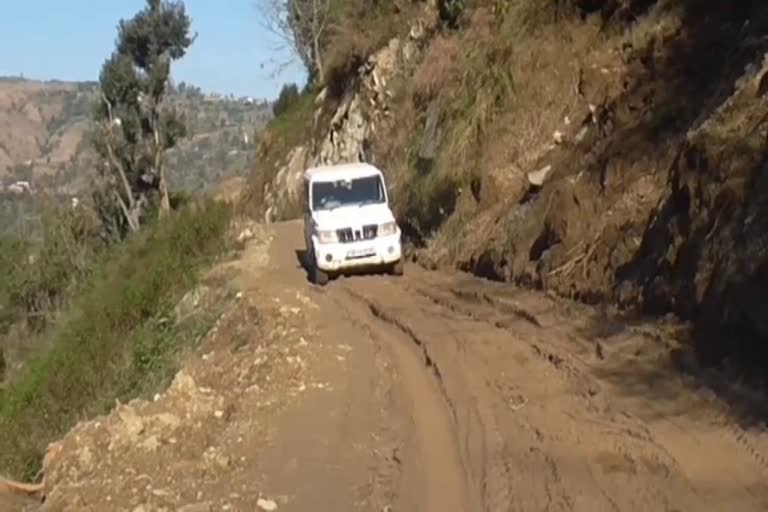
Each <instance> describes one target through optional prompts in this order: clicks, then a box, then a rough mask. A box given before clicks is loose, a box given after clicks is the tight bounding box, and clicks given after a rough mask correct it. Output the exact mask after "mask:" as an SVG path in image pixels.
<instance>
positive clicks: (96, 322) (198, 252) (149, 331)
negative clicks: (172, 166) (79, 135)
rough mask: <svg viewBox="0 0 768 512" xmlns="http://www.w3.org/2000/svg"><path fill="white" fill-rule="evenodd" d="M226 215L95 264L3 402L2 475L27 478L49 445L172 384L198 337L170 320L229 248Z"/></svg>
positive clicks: (209, 210) (205, 217) (151, 232)
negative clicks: (185, 348) (117, 405)
mask: <svg viewBox="0 0 768 512" xmlns="http://www.w3.org/2000/svg"><path fill="white" fill-rule="evenodd" d="M230 215H231V213H230V209H229V207H227V206H225V205H222V204H219V203H215V202H213V201H208V202H205V203H203V204H194V205H189V206H187V207H185V208H184V209H182V210H181V211H178V212H174V213H173V214H172V216H171V217H170V218H169V219H168V220H167V221H165V222H161V223H158V224H156V225H153V226H150V227H147V228H145V229H144V230H143V231H142V232H140V233H138V234H136V235H135V236H133V237H131V238H129V239H127V240H126V241H125V242H123V243H121V244H117V245H115V246H112V247H110V248H109V249H106V250H105V251H104V252H103V253H102V254H100V255H99V256H98V257H97V258H96V262H95V264H94V266H93V269H92V271H91V272H90V273H89V275H88V276H87V278H86V279H84V281H83V282H82V283H81V284H80V285H79V286H78V288H77V293H74V294H73V298H72V300H71V301H69V306H68V307H67V309H66V310H65V311H64V312H63V313H62V314H61V315H59V316H58V317H57V318H56V320H55V321H53V322H52V323H51V324H50V325H49V327H48V328H47V329H46V330H45V331H44V332H43V333H42V334H41V337H42V338H43V340H42V342H41V343H40V344H39V346H45V347H49V348H47V349H46V350H44V351H41V352H39V353H38V354H36V355H35V356H34V357H33V358H32V360H31V361H30V362H29V364H28V365H27V367H26V369H25V370H24V371H23V372H22V373H21V374H20V375H18V376H16V377H15V378H13V379H11V382H9V383H8V385H7V386H6V389H5V392H4V394H3V395H2V397H0V472H7V473H10V474H15V475H17V476H20V477H23V476H27V477H28V476H30V475H31V474H33V473H34V471H35V470H36V468H37V467H38V465H39V463H40V461H41V456H42V454H43V451H44V449H45V447H46V445H47V443H49V442H50V441H51V440H53V439H55V438H56V437H58V436H60V435H62V434H63V433H64V432H66V430H67V429H69V428H71V427H72V426H73V424H74V423H75V422H77V421H78V420H81V419H83V418H84V417H89V416H92V415H95V414H101V413H105V412H107V411H108V410H109V409H110V407H111V406H112V405H113V404H114V401H115V399H116V398H119V399H121V400H129V399H131V398H133V397H135V396H138V395H140V394H143V393H146V392H150V391H151V390H153V389H155V388H156V386H157V385H158V383H160V382H167V380H168V379H169V378H170V377H171V375H172V374H173V372H174V370H175V364H174V363H175V361H176V356H177V353H178V351H179V349H180V348H181V346H182V345H183V343H185V342H188V341H189V340H190V339H194V338H195V336H194V335H193V334H192V333H190V332H187V331H186V330H184V329H187V328H189V329H197V328H202V327H201V326H199V325H197V326H195V325H193V326H187V327H185V326H183V325H182V326H174V323H173V322H172V321H168V319H169V318H170V317H171V315H172V313H173V308H174V306H175V304H176V303H177V302H178V300H179V298H180V297H181V295H182V294H183V293H184V292H185V291H186V290H188V289H190V288H191V287H192V286H194V284H195V283H196V280H197V277H198V271H199V270H200V269H201V268H202V267H203V266H204V265H206V264H208V263H209V262H211V261H212V259H213V258H215V257H216V256H217V255H219V254H221V253H222V252H223V250H224V249H225V241H224V233H225V231H226V228H227V226H228V224H229V219H230Z"/></svg>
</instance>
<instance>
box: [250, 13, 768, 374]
mask: <svg viewBox="0 0 768 512" xmlns="http://www.w3.org/2000/svg"><path fill="white" fill-rule="evenodd" d="M441 4H442V3H441V2H437V3H424V2H415V3H413V4H409V5H408V9H410V10H407V11H406V10H404V9H399V10H393V12H392V16H393V17H397V19H398V20H399V25H396V26H399V27H400V28H399V30H396V31H395V33H393V37H391V38H390V39H389V43H388V44H386V45H385V46H383V47H382V48H380V49H378V50H376V51H374V52H372V53H369V54H368V55H367V56H366V58H365V59H360V60H359V61H356V62H355V63H356V64H359V65H356V66H348V67H347V68H346V69H351V70H352V71H351V72H349V73H347V74H346V75H343V79H339V78H338V76H336V81H335V82H332V83H329V84H328V85H327V86H326V87H325V88H323V89H321V90H319V91H315V92H314V93H311V98H310V99H307V100H306V101H304V103H303V104H302V105H300V106H298V107H297V109H296V111H295V112H294V113H293V114H292V115H293V118H292V121H291V122H292V123H293V126H294V127H297V129H296V130H295V131H294V132H292V135H291V136H290V137H289V136H285V133H286V131H285V126H281V127H278V128H279V129H273V130H272V132H273V135H272V136H273V139H271V140H269V139H266V140H265V141H262V145H261V147H260V152H261V154H260V157H261V158H260V159H259V160H260V162H261V165H260V166H259V168H257V169H256V170H255V172H254V175H253V177H252V187H253V189H254V191H253V193H252V196H253V198H254V201H255V202H256V203H257V204H259V205H261V211H262V212H263V213H264V214H265V215H266V218H267V220H276V219H280V218H285V217H290V216H293V215H294V214H295V213H296V205H297V202H296V201H297V194H298V192H299V187H298V184H299V183H300V173H301V172H302V171H303V169H304V168H305V167H306V166H308V165H310V164H314V163H317V162H340V161H350V160H366V161H371V162H373V163H375V164H377V165H379V166H380V167H382V168H383V169H384V171H385V172H386V173H387V174H388V178H389V180H390V183H391V186H392V188H393V197H394V204H395V207H396V209H397V213H398V215H399V217H400V221H401V223H402V225H403V226H404V229H405V230H406V232H407V235H408V239H409V241H410V242H412V244H413V245H414V247H415V250H414V255H415V257H417V258H418V259H420V261H422V262H423V263H424V264H427V265H451V266H457V267H459V268H461V269H464V270H467V271H469V272H473V273H476V274H479V275H482V276H485V277H488V278H491V279H499V280H506V281H512V282H516V283H518V284H520V285H524V286H531V287H536V288H544V289H550V290H553V291H555V292H557V293H558V294H561V295H564V296H567V297H571V298H575V299H578V300H582V301H587V302H593V303H594V302H604V303H615V304H617V305H619V306H621V307H623V308H631V309H634V308H638V309H640V310H642V311H645V312H648V313H653V314H666V313H669V312H672V313H675V314H677V315H679V316H681V317H682V318H684V319H689V320H691V321H692V324H693V326H694V330H693V337H692V340H693V342H694V343H695V346H696V348H697V349H698V350H699V353H700V355H702V356H703V358H704V359H705V360H709V361H711V362H722V361H724V360H729V359H740V360H742V361H744V360H746V361H750V362H751V363H756V365H757V367H758V368H760V367H763V368H764V367H765V364H768V352H766V350H765V349H763V348H762V347H763V346H764V345H765V341H766V339H767V338H768V323H766V321H765V320H764V318H767V317H768V315H767V314H768V301H766V299H765V298H764V295H765V294H764V290H765V289H767V287H768V243H766V239H767V237H768V169H767V166H766V149H768V99H766V94H765V93H766V90H767V89H768V60H766V57H765V56H766V55H768V54H767V53H766V52H767V51H768V39H766V37H765V36H766V35H768V9H766V8H765V7H764V6H763V5H762V4H761V2H757V1H751V2H750V1H747V2H741V3H740V5H739V6H735V7H734V6H723V5H721V4H719V3H717V2H694V1H683V0H681V1H676V2H675V1H658V2H653V1H643V2H639V1H630V2H623V3H616V2H591V3H590V2H576V3H575V4H573V5H572V4H570V3H568V2H564V3H559V4H557V6H555V7H552V8H551V9H545V8H538V7H532V6H527V5H526V2H518V3H514V4H513V3H511V2H505V1H497V2H491V4H492V5H491V6H488V5H485V4H488V2H466V5H465V6H464V9H463V11H462V12H461V15H460V16H459V17H458V18H457V19H456V21H455V23H448V22H447V21H446V20H445V19H444V18H445V16H444V13H443V11H441V9H440V7H441ZM588 4H589V5H588ZM395 11H397V12H395ZM441 14H442V19H441ZM350 22H351V21H350ZM337 44H339V45H342V44H343V41H338V42H337ZM276 121H279V120H276ZM273 128H274V127H273ZM281 130H282V131H281ZM291 137H293V138H291ZM761 290H762V292H761Z"/></svg>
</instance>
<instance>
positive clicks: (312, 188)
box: [303, 163, 403, 285]
mask: <svg viewBox="0 0 768 512" xmlns="http://www.w3.org/2000/svg"><path fill="white" fill-rule="evenodd" d="M303 201H304V241H305V244H306V263H307V270H308V271H309V275H310V280H311V281H312V282H313V283H316V284H321V285H322V284H326V283H327V282H328V276H329V275H330V274H341V273H344V272H346V271H350V270H359V269H365V268H369V267H370V268H376V267H378V268H382V267H383V268H385V269H387V270H389V272H390V273H392V274H394V275H402V274H403V260H402V247H401V242H400V235H401V232H400V227H399V226H398V225H397V222H396V221H395V217H394V215H393V214H392V210H391V209H390V208H389V199H388V195H387V187H386V183H385V180H384V175H383V174H382V172H381V171H380V170H379V169H377V168H376V167H374V166H372V165H370V164H365V163H356V164H340V165H329V166H322V167H313V168H311V169H308V170H307V171H306V172H305V173H304V194H303Z"/></svg>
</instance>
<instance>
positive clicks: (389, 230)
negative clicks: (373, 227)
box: [379, 222, 397, 236]
mask: <svg viewBox="0 0 768 512" xmlns="http://www.w3.org/2000/svg"><path fill="white" fill-rule="evenodd" d="M395 234H397V222H385V223H384V224H379V236H392V235H395Z"/></svg>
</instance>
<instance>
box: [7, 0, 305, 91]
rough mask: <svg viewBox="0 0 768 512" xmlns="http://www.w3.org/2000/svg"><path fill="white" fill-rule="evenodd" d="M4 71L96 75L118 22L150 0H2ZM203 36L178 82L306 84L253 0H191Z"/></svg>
mask: <svg viewBox="0 0 768 512" xmlns="http://www.w3.org/2000/svg"><path fill="white" fill-rule="evenodd" d="M3 3H4V4H5V5H3V8H2V15H0V34H3V41H4V43H3V49H2V50H1V51H0V75H11V76H18V75H20V74H23V75H24V76H25V77H27V78H35V79H54V78H55V79H59V80H97V79H98V75H99V70H100V68H101V65H102V63H103V62H104V59H106V58H107V57H108V56H109V54H110V53H111V52H112V49H113V47H114V41H115V36H116V35H117V29H116V27H117V23H118V20H119V19H120V18H130V17H131V16H133V15H134V14H135V13H136V12H137V11H139V10H140V9H141V8H142V7H143V6H144V5H145V0H26V1H20V2H18V1H5V2H3ZM184 3H185V5H186V7H187V13H188V14H189V16H190V17H191V18H192V29H193V32H197V33H198V36H197V40H196V41H195V44H194V45H193V46H192V48H191V49H190V51H189V53H188V54H187V56H186V57H184V59H182V60H181V61H178V62H177V63H176V64H175V66H174V68H173V75H174V79H175V80H176V81H177V82H180V81H186V82H188V83H191V84H194V85H197V86H198V87H201V88H202V89H203V90H205V91H211V92H220V93H224V94H229V93H233V94H236V95H238V96H240V95H242V96H246V95H247V96H253V97H255V98H274V97H275V96H276V95H277V93H278V92H279V89H280V86H281V85H282V84H283V83H286V82H297V83H300V84H301V83H302V82H303V79H304V74H303V71H302V70H301V68H300V66H299V64H298V62H297V61H295V59H294V62H293V63H292V64H291V65H290V66H289V67H288V68H287V69H284V70H283V71H281V72H280V73H279V74H278V75H277V76H274V75H275V71H276V70H277V69H278V68H279V66H276V65H275V62H287V61H289V60H290V58H289V55H288V53H287V50H285V49H283V50H280V47H281V46H283V47H284V46H285V45H282V44H281V43H280V41H279V40H278V39H277V38H276V37H275V36H274V35H273V34H272V33H271V32H270V31H268V30H266V29H264V28H263V24H262V22H261V20H260V17H259V13H258V10H257V8H256V2H255V1H254V0H186V1H185V2H184Z"/></svg>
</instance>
